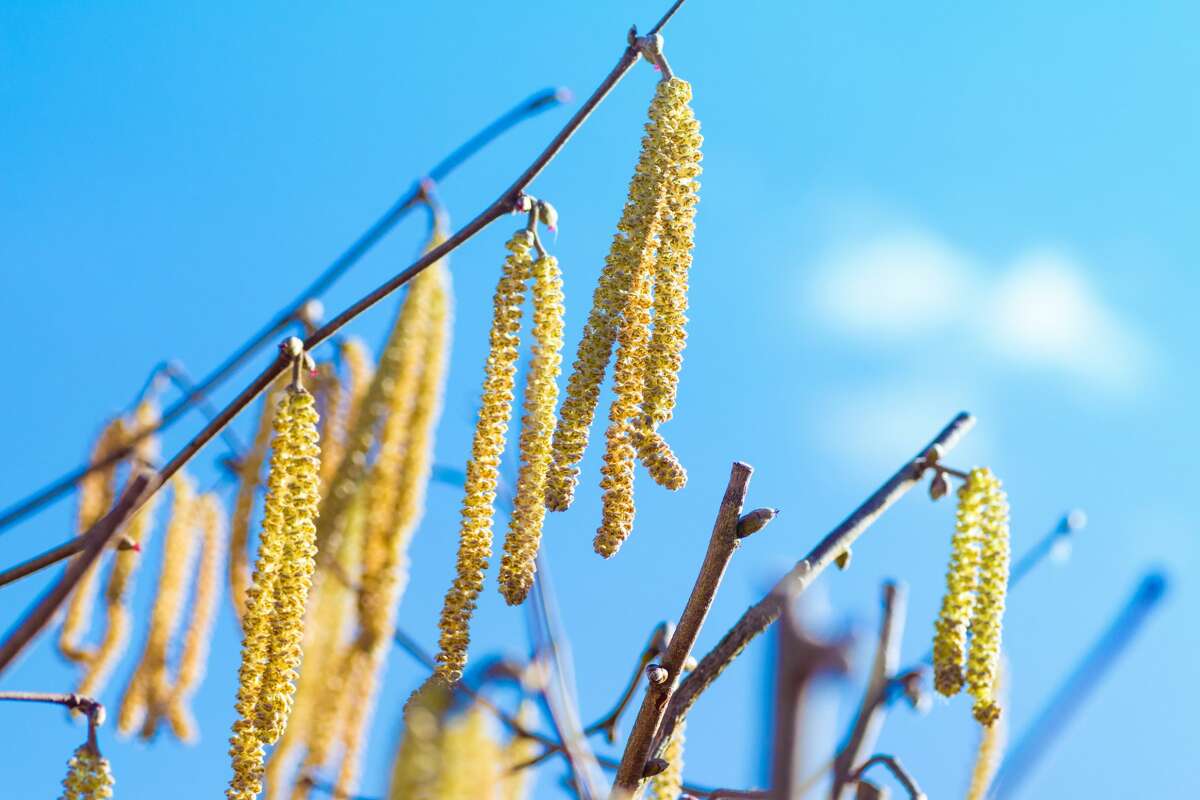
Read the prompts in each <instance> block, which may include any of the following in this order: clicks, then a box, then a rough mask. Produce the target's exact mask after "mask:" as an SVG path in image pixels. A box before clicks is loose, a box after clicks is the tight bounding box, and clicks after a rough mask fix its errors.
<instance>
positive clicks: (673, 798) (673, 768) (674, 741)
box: [644, 721, 684, 800]
mask: <svg viewBox="0 0 1200 800" xmlns="http://www.w3.org/2000/svg"><path fill="white" fill-rule="evenodd" d="M683 729H684V722H683V721H680V723H679V724H678V725H676V726H675V731H674V733H672V734H671V739H670V740H669V741H668V742H667V746H666V747H665V748H664V749H663V754H662V757H663V759H664V760H665V761H666V762H667V768H666V769H664V770H663V771H662V772H660V773H658V774H657V775H655V776H654V777H652V778H650V780H649V782H648V783H647V784H646V793H645V795H644V797H645V798H646V800H679V795H680V794H682V793H683Z"/></svg>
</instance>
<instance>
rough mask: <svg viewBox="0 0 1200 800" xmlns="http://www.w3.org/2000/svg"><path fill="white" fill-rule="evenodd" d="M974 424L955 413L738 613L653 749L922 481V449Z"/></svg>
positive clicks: (953, 440)
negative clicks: (787, 607) (798, 599)
mask: <svg viewBox="0 0 1200 800" xmlns="http://www.w3.org/2000/svg"><path fill="white" fill-rule="evenodd" d="M974 424H975V419H974V417H972V416H970V415H969V414H966V413H963V414H959V415H958V416H957V417H955V418H954V419H953V420H951V421H950V423H949V424H948V425H947V426H946V427H945V428H943V429H942V430H941V432H939V433H938V435H937V436H935V437H934V439H933V441H932V442H931V443H930V444H929V446H927V447H925V448H924V449H923V450H921V452H920V453H919V454H918V455H917V456H916V457H914V458H913V459H912V460H910V461H909V462H908V463H907V464H905V465H904V466H903V467H901V468H900V470H899V471H898V472H897V473H896V474H895V475H893V476H892V477H891V478H890V479H888V481H887V482H886V483H885V484H884V485H883V486H881V487H880V488H879V489H877V490H876V491H875V493H874V494H872V495H871V496H870V497H868V498H867V500H866V501H865V502H864V503H863V504H862V505H860V506H859V507H858V508H857V509H855V510H854V512H853V513H851V514H850V516H849V517H847V518H846V519H845V520H844V521H843V522H842V524H840V525H838V526H837V527H836V528H834V529H833V530H832V531H831V532H830V533H829V534H828V535H827V536H826V537H825V538H824V539H822V540H821V541H820V542H819V543H818V544H817V546H816V547H814V548H813V549H812V551H811V552H810V553H809V554H808V556H806V557H805V558H804V559H803V560H802V561H800V563H798V564H797V565H796V566H795V567H794V568H793V569H792V571H791V572H789V573H788V574H787V575H785V576H784V577H783V578H781V579H780V580H779V582H778V583H777V584H775V587H774V588H773V589H772V590H771V592H770V593H768V594H767V596H766V597H764V598H763V599H762V600H760V601H759V602H758V603H755V604H754V605H753V606H751V607H750V608H749V609H747V610H746V612H745V613H744V614H742V616H741V619H739V620H738V621H737V623H735V624H734V626H733V627H732V628H731V629H730V630H729V632H728V633H726V634H725V636H723V637H722V638H721V641H720V642H718V643H717V645H716V646H715V647H714V648H713V649H712V650H710V651H709V652H708V653H707V654H706V655H705V656H704V658H702V659H701V660H700V663H699V664H698V665H697V667H696V669H695V670H693V671H692V673H691V674H690V675H688V677H687V679H685V680H684V682H683V683H682V684H681V685H680V687H679V690H678V691H677V692H676V693H675V696H674V697H673V698H672V699H671V703H670V705H669V707H668V708H667V711H666V714H665V715H664V718H663V724H662V729H661V730H660V732H659V734H658V739H657V742H656V745H655V751H657V750H658V748H660V747H661V746H662V745H663V743H664V742H666V741H667V739H668V738H669V737H670V736H671V733H672V732H673V731H674V730H675V725H676V724H677V723H678V722H679V720H680V719H682V718H683V717H684V716H685V715H686V714H687V712H688V710H689V709H691V707H692V705H693V704H694V703H695V702H696V699H697V698H698V697H699V696H700V695H701V694H702V693H703V692H704V690H705V689H707V688H708V687H709V686H710V685H712V683H713V681H715V680H716V679H717V678H718V677H719V676H720V675H721V673H722V672H724V671H725V668H726V667H727V666H729V664H730V663H731V662H732V661H733V660H734V659H735V658H737V657H738V655H739V654H741V652H742V650H744V649H745V648H746V645H748V644H749V643H750V642H751V640H753V639H754V638H755V637H756V636H758V635H759V634H760V633H762V632H763V631H765V630H766V629H767V628H769V627H770V626H771V623H773V622H774V621H775V620H777V619H779V615H780V613H782V611H783V607H784V605H786V604H787V603H788V602H790V601H791V600H792V599H793V598H795V597H796V596H797V595H799V594H800V593H801V592H803V591H804V590H805V589H807V588H808V587H809V586H810V585H811V584H812V582H813V581H814V580H816V578H817V576H818V575H820V574H821V573H822V572H823V571H824V570H825V568H826V567H828V566H829V565H830V564H832V563H833V561H834V559H836V558H837V557H838V556H839V555H840V554H841V553H843V552H845V551H847V550H848V549H849V548H850V546H851V545H852V544H854V542H855V541H856V540H857V539H858V537H859V536H861V535H862V534H863V533H864V532H865V531H866V530H867V528H869V527H871V525H872V523H874V522H875V520H877V519H879V517H880V516H882V515H883V513H884V512H885V511H887V510H888V509H889V508H890V507H891V506H892V504H894V503H895V502H896V501H897V500H899V499H900V498H901V497H903V496H904V494H905V493H906V492H908V491H909V490H910V489H912V488H913V487H914V486H916V485H917V483H918V482H919V481H920V480H921V478H922V476H923V475H924V474H925V470H926V468H927V466H928V458H927V454H928V453H929V451H930V450H931V449H932V448H934V447H940V448H941V449H942V451H948V450H950V449H951V448H953V447H954V446H955V445H956V444H957V443H958V442H959V440H960V439H961V438H962V437H963V435H965V434H966V433H967V431H969V430H970V429H971V427H972V426H973V425H974Z"/></svg>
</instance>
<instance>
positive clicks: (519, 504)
mask: <svg viewBox="0 0 1200 800" xmlns="http://www.w3.org/2000/svg"><path fill="white" fill-rule="evenodd" d="M562 335H563V293H562V275H561V273H560V272H559V269H558V261H557V260H556V259H555V258H554V256H549V255H543V256H541V257H540V258H538V259H537V261H535V262H534V264H533V340H534V343H533V358H532V359H531V361H530V364H529V374H528V377H527V378H526V383H525V404H524V405H525V416H524V418H523V419H522V420H521V436H520V450H521V470H520V473H519V474H518V476H517V488H516V496H515V498H514V500H513V510H512V515H511V518H510V519H509V524H508V535H507V536H506V537H505V538H504V558H503V559H502V560H501V562H500V592H501V593H502V594H503V595H504V599H505V600H507V601H508V602H509V604H510V605H517V604H519V603H521V602H523V601H524V600H525V597H526V595H528V594H529V589H530V587H531V586H533V574H534V570H535V564H536V559H537V553H538V546H539V544H540V542H541V538H542V524H543V522H544V519H545V516H546V503H545V496H546V473H547V471H548V470H549V468H550V443H551V439H552V437H553V435H554V404H555V402H557V400H558V383H557V380H556V379H557V377H558V373H559V366H560V365H561V364H562Z"/></svg>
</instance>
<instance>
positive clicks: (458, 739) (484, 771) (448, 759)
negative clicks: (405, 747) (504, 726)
mask: <svg viewBox="0 0 1200 800" xmlns="http://www.w3.org/2000/svg"><path fill="white" fill-rule="evenodd" d="M441 751H442V756H441V762H442V763H441V775H440V776H439V780H438V792H437V797H439V798H441V800H479V798H489V797H495V796H496V789H497V788H498V787H499V785H500V782H501V779H502V772H501V770H502V766H503V761H502V753H501V751H500V745H499V743H498V742H497V741H496V737H495V734H494V732H493V730H492V720H491V719H490V718H489V717H488V715H487V713H486V712H484V710H483V708H482V707H481V706H479V705H478V704H476V705H473V706H471V708H470V709H469V710H468V711H466V712H465V713H464V714H462V715H461V716H460V717H458V718H457V719H455V720H453V721H451V722H450V723H449V724H448V725H447V726H446V728H445V730H444V732H443V733H442V746H441Z"/></svg>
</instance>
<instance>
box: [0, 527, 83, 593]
mask: <svg viewBox="0 0 1200 800" xmlns="http://www.w3.org/2000/svg"><path fill="white" fill-rule="evenodd" d="M84 544H85V540H83V539H72V540H71V541H69V542H64V543H63V544H60V545H58V546H57V547H53V548H51V549H49V550H47V551H46V552H44V553H42V554H41V555H36V556H34V557H33V558H31V559H29V560H28V561H23V562H21V563H20V564H17V565H16V566H13V567H9V568H8V569H6V570H4V571H3V572H0V586H5V585H7V584H10V583H12V582H13V581H17V580H20V579H21V578H25V577H28V576H30V575H32V574H34V573H35V572H38V571H39V570H43V569H45V568H46V567H50V566H53V565H54V564H57V563H58V562H59V561H62V560H63V559H64V558H70V557H71V556H73V555H75V554H76V553H78V552H79V551H80V550H82V549H83V546H84Z"/></svg>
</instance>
